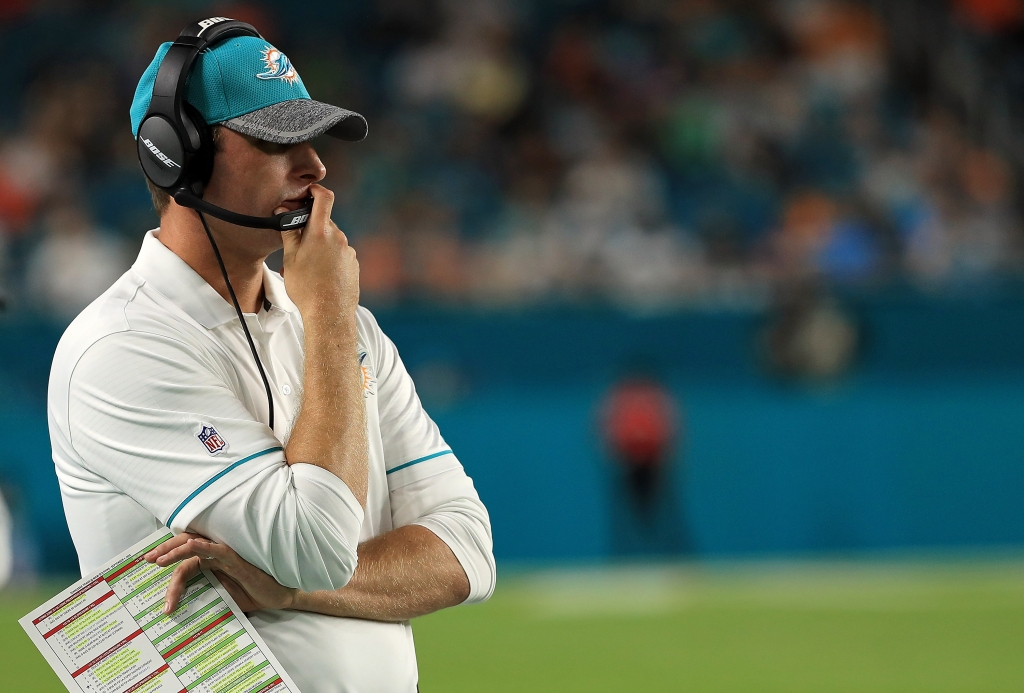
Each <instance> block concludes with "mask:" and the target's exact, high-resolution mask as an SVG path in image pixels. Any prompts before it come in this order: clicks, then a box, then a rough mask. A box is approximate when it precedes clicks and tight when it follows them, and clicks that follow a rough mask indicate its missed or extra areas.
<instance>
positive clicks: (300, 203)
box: [278, 191, 310, 212]
mask: <svg viewBox="0 0 1024 693" xmlns="http://www.w3.org/2000/svg"><path fill="white" fill-rule="evenodd" d="M309 199H310V195H309V192H308V191H303V192H302V193H300V194H299V195H296V196H295V197H292V198H289V199H287V200H284V201H282V202H281V204H279V205H278V207H284V208H285V209H287V210H288V211H289V212H294V211H295V210H296V209H298V208H299V207H304V206H305V205H306V203H307V202H308V201H309Z"/></svg>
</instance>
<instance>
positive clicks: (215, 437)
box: [196, 423, 228, 455]
mask: <svg viewBox="0 0 1024 693" xmlns="http://www.w3.org/2000/svg"><path fill="white" fill-rule="evenodd" d="M196 438H198V439H199V442H200V443H202V444H203V445H205V446H206V451H207V452H208V453H210V454H211V455H219V454H220V453H221V452H223V451H224V449H225V448H227V446H228V444H227V441H226V440H224V439H223V438H222V437H221V435H220V433H217V429H216V428H214V427H213V426H211V425H210V424H208V423H204V424H201V428H200V429H199V433H196Z"/></svg>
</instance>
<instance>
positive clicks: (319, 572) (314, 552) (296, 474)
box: [190, 464, 363, 592]
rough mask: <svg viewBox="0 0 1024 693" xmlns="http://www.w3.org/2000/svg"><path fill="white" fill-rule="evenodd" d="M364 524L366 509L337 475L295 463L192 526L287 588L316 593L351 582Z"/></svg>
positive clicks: (224, 499)
mask: <svg viewBox="0 0 1024 693" xmlns="http://www.w3.org/2000/svg"><path fill="white" fill-rule="evenodd" d="M240 521H241V523H242V524H241V525H240V524H239V522H240ZM362 522H363V509H362V507H361V506H360V505H359V502H358V501H357V500H356V498H355V496H354V495H353V493H352V491H351V490H350V489H349V488H348V486H347V485H345V484H344V483H343V482H342V481H341V480H340V479H338V477H336V476H334V475H333V474H331V473H330V472H328V471H326V470H324V469H321V468H320V467H317V466H315V465H311V464H294V465H292V466H291V467H285V468H283V469H275V470H270V471H269V472H267V473H264V474H261V475H259V476H257V477H254V478H252V479H248V480H246V481H245V482H244V483H242V484H240V485H239V486H237V487H235V488H234V489H232V490H231V491H229V492H228V493H226V494H224V495H223V496H221V497H220V498H218V499H217V500H216V501H215V502H214V503H213V504H211V505H210V506H209V507H208V508H207V509H206V510H204V511H203V512H202V513H201V514H200V515H199V516H198V517H196V518H195V520H193V522H192V524H191V527H190V529H192V530H193V531H196V532H198V533H200V534H203V535H205V536H208V537H210V538H212V539H215V540H216V541H219V542H223V543H225V544H227V545H228V546H230V547H231V548H232V549H234V550H235V551H236V552H238V554H239V555H240V556H241V557H242V558H244V559H245V560H247V561H249V562H250V563H252V564H253V565H255V566H257V567H258V568H260V569H261V570H263V571H264V572H266V573H269V574H270V575H273V576H274V578H275V579H276V580H277V581H278V582H279V583H281V584H282V585H285V586H286V587H297V588H299V589H301V590H305V591H308V592H313V591H316V590H336V589H340V588H341V587H344V586H345V585H346V584H348V581H349V580H350V579H351V577H352V573H353V572H355V569H356V548H357V542H358V537H359V531H360V528H361V526H362Z"/></svg>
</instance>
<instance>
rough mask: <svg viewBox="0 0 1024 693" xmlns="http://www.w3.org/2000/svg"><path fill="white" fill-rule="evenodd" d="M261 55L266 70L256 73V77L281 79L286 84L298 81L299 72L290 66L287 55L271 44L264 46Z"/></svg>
mask: <svg viewBox="0 0 1024 693" xmlns="http://www.w3.org/2000/svg"><path fill="white" fill-rule="evenodd" d="M261 55H262V57H263V64H264V65H265V66H266V68H267V71H266V72H264V73H262V74H258V75H256V78H257V79H282V80H284V81H285V82H288V84H295V82H297V81H298V79H299V73H298V72H296V71H295V68H294V67H292V61H291V60H289V59H288V56H287V55H285V54H284V53H282V52H281V51H279V50H277V49H276V48H274V47H273V46H267V47H266V48H264V49H263V52H262V53H261Z"/></svg>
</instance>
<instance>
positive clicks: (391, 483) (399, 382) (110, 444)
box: [48, 230, 495, 693]
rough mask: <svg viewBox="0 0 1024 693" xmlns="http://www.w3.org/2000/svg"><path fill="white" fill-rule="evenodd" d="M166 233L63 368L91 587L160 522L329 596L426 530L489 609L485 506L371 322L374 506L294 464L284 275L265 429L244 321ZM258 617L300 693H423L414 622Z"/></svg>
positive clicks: (365, 337)
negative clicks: (368, 553)
mask: <svg viewBox="0 0 1024 693" xmlns="http://www.w3.org/2000/svg"><path fill="white" fill-rule="evenodd" d="M158 232H159V230H157V231H154V232H150V233H148V234H147V235H146V238H145V240H144V242H143V245H142V250H141V252H140V253H139V257H138V260H137V261H136V262H135V264H134V265H133V267H132V269H131V270H129V271H128V272H126V273H125V274H124V276H122V277H121V278H120V279H119V280H118V281H117V283H115V284H114V286H112V287H111V288H110V289H109V290H108V291H107V292H106V293H104V294H103V295H102V296H100V298H98V299H97V300H96V301H95V302H94V303H92V304H91V305H90V306H89V307H88V308H86V309H85V311H83V312H82V313H81V314H80V315H79V316H78V317H77V318H76V319H75V321H74V322H72V323H71V325H70V326H69V327H68V329H67V331H66V332H65V333H64V336H63V338H62V339H61V341H60V344H59V345H58V347H57V351H56V354H55V355H54V360H53V368H52V370H51V374H50V386H49V402H48V415H49V425H50V438H51V442H52V445H53V459H54V463H55V465H56V469H57V478H58V480H59V482H60V488H61V494H62V497H63V500H64V509H65V513H66V515H67V519H68V526H69V528H70V530H71V535H72V538H73V539H74V541H75V547H76V549H77V550H78V555H79V561H80V564H81V569H82V573H83V575H84V574H86V573H90V572H92V571H94V570H96V569H97V568H98V567H99V566H100V565H102V564H103V563H105V562H106V561H108V560H109V559H111V558H112V557H114V556H115V555H116V554H117V553H119V552H120V551H122V550H124V549H125V548H127V547H129V546H131V545H132V544H134V543H136V542H137V541H139V540H140V539H142V538H144V537H145V536H146V535H148V534H149V533H150V532H152V531H153V530H154V529H155V528H157V527H159V526H162V525H166V526H169V527H171V529H173V530H174V531H175V532H181V531H184V530H185V529H193V530H195V531H198V532H201V533H203V534H205V535H207V536H210V537H211V538H213V539H216V540H217V541H222V542H224V543H226V544H228V545H229V546H231V547H232V548H234V549H235V550H236V551H238V553H239V554H241V555H242V557H243V558H245V559H246V560H248V561H249V562H251V563H253V564H255V565H257V566H259V567H260V568H262V569H263V570H265V571H267V572H269V573H270V574H272V575H274V577H275V578H277V579H278V581H279V582H281V583H282V584H286V585H289V586H297V587H301V588H303V589H306V590H316V589H333V588H337V587H339V586H341V585H343V584H345V583H346V582H347V580H348V578H349V577H350V575H351V573H352V571H353V570H354V568H355V551H356V546H357V544H358V543H359V542H362V541H366V540H368V539H371V538H373V537H376V536H380V535H381V534H384V533H385V532H387V531H389V530H391V529H394V528H396V527H401V526H404V525H408V524H419V525H422V526H424V527H427V528H428V529H430V530H431V531H432V532H434V533H435V534H436V535H437V536H438V537H440V538H441V539H442V540H443V541H444V542H445V543H446V544H447V545H448V546H449V547H450V548H451V549H452V552H453V553H454V554H455V556H456V557H457V558H458V560H459V562H460V563H461V564H462V566H463V568H464V569H465V571H466V574H467V576H468V577H469V582H470V596H469V598H468V600H467V602H478V601H483V600H485V599H487V598H488V597H489V596H490V594H491V592H492V591H493V589H494V576H495V572H494V559H493V556H492V552H491V547H492V545H491V530H490V522H489V519H488V516H487V511H486V509H485V508H484V506H483V504H482V503H481V502H480V499H479V497H478V496H477V493H476V491H475V489H474V487H473V483H472V480H471V479H469V477H468V476H466V474H465V472H464V470H463V468H462V465H461V464H460V463H459V461H458V460H457V459H456V457H455V455H454V454H453V453H452V451H451V449H450V448H449V447H448V446H447V444H446V443H445V442H444V439H443V438H442V437H441V435H440V432H439V431H438V429H437V426H436V425H435V424H434V422H433V421H432V420H431V419H430V417H429V416H428V415H427V414H426V412H425V411H424V410H423V407H422V406H421V404H420V401H419V398H418V397H417V395H416V391H415V387H414V385H413V382H412V379H411V378H410V377H409V374H408V372H407V371H406V370H405V367H404V365H403V364H402V361H401V359H400V358H399V356H398V352H397V350H396V349H395V346H394V344H392V342H391V341H390V340H389V339H388V338H387V337H386V336H385V335H384V334H383V332H381V330H380V327H379V326H378V325H377V323H376V321H375V320H374V318H373V316H372V315H371V314H370V312H369V311H367V310H366V309H364V308H360V309H359V311H358V314H357V319H358V333H359V338H358V348H359V356H360V359H361V363H362V368H363V388H364V389H363V394H364V399H365V402H366V415H367V428H368V433H369V450H370V457H369V486H368V492H367V501H366V507H365V509H364V508H361V507H360V506H359V504H358V502H357V501H356V499H355V497H354V496H353V494H352V492H351V491H350V490H349V489H348V487H347V486H346V485H345V484H344V483H343V482H342V481H341V480H340V479H338V478H337V477H335V476H334V475H333V474H331V473H329V472H327V471H325V470H323V469H321V468H319V467H316V466H314V465H310V464H293V465H291V466H289V465H287V464H286V462H285V458H284V452H283V447H284V446H285V444H286V442H287V440H288V436H289V433H290V432H291V427H292V424H293V421H294V418H295V416H296V414H297V412H298V407H299V403H300V401H301V384H302V368H303V331H302V321H301V318H300V316H299V312H298V310H297V309H296V308H295V306H294V304H293V303H292V302H291V301H290V300H289V299H288V296H287V294H286V293H285V288H284V281H283V280H282V279H281V277H280V275H278V274H277V273H275V272H272V271H270V270H269V269H266V268H265V269H264V291H265V294H266V297H267V300H266V302H265V303H264V306H263V308H262V309H261V310H260V311H259V313H257V314H247V315H246V316H245V317H246V322H247V324H248V326H249V330H250V332H251V334H252V337H253V340H254V342H255V343H256V347H257V350H258V351H259V353H260V358H261V359H262V361H263V364H264V368H265V369H266V373H267V378H268V379H269V381H270V386H271V390H272V391H273V396H274V412H275V421H274V424H275V425H274V430H271V429H270V428H269V427H268V426H267V425H266V422H267V420H268V407H267V402H266V391H265V389H264V386H263V382H262V380H261V379H260V376H259V372H258V371H257V369H256V366H255V363H254V362H253V358H252V354H251V352H250V351H249V347H248V344H247V342H246V340H245V336H244V333H243V331H242V328H241V325H240V324H239V322H238V318H237V316H236V314H235V311H234V309H233V308H232V306H231V305H230V304H229V303H227V302H226V301H225V300H224V299H223V298H221V296H220V295H219V294H217V292H216V291H214V290H213V288H212V287H210V286H209V285H208V284H207V283H206V282H205V281H204V280H203V279H202V277H200V276H199V275H198V274H196V273H195V272H194V271H193V270H192V269H191V268H190V267H189V266H188V265H187V264H186V263H185V262H184V261H183V260H181V258H179V257H178V256H177V255H175V254H174V253H173V252H171V251H170V250H169V249H167V248H166V247H165V246H164V245H163V244H162V243H160V241H159V240H158V239H157V237H156V234H157V233H158ZM250 618H251V620H252V622H253V624H254V625H255V626H256V628H257V629H258V630H259V631H260V633H261V634H262V635H263V637H264V638H265V639H266V641H267V644H268V645H269V646H270V648H271V649H272V650H273V651H274V653H275V654H276V655H277V657H278V659H279V660H280V661H281V664H282V665H283V666H284V667H285V669H287V670H288V673H289V674H291V675H292V677H293V679H294V680H295V682H296V684H297V685H298V686H299V687H300V689H301V690H302V691H304V692H306V693H335V692H337V693H341V692H343V691H344V692H355V691H359V692H368V691H388V692H394V691H414V690H415V688H416V682H417V669H416V658H415V651H414V647H413V640H412V630H411V628H410V626H409V624H408V623H382V622H374V621H366V620H359V619H346V618H337V617H331V616H323V615H320V614H312V613H307V612H299V611H262V612H257V613H255V614H252V615H250Z"/></svg>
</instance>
